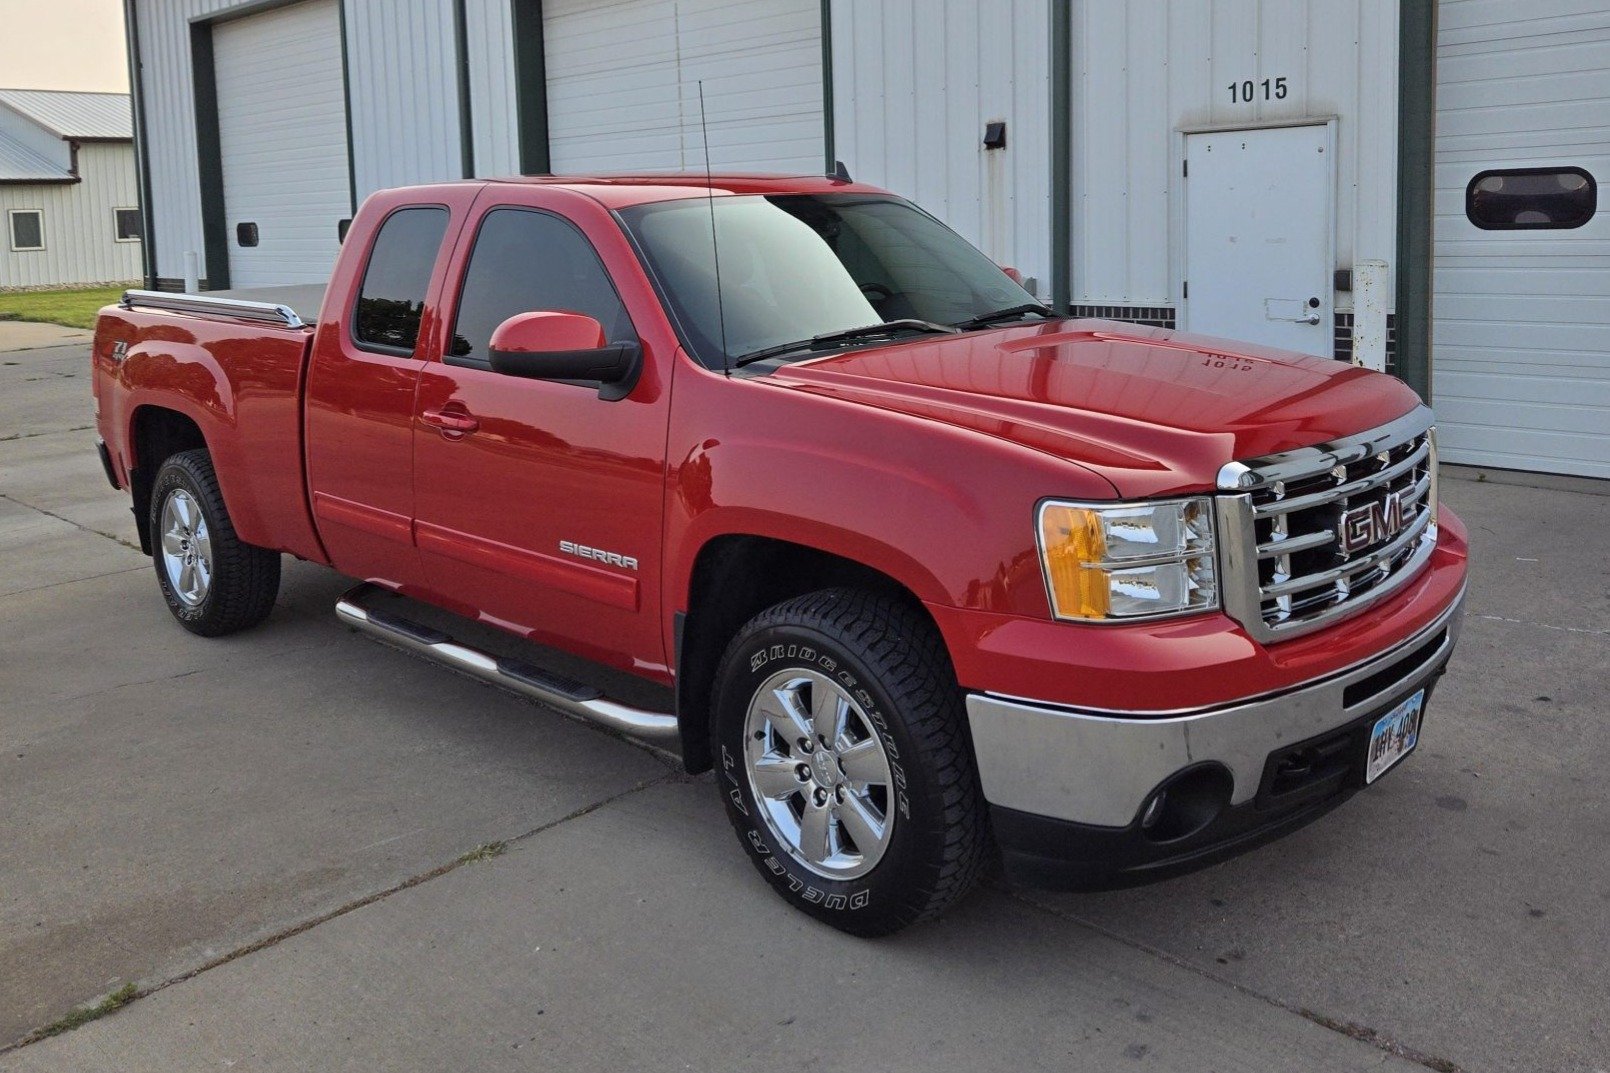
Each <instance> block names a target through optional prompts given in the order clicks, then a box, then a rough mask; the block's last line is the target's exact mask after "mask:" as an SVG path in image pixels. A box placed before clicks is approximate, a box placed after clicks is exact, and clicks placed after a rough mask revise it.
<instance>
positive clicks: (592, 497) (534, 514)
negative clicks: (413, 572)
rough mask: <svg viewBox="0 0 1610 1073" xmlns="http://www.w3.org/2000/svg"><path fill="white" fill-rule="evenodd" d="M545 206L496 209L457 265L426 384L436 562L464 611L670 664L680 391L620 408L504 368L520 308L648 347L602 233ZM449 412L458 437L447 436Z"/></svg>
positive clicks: (622, 658) (641, 394)
mask: <svg viewBox="0 0 1610 1073" xmlns="http://www.w3.org/2000/svg"><path fill="white" fill-rule="evenodd" d="M531 196H532V197H533V199H534V200H535V201H536V202H537V203H536V204H523V205H494V206H492V207H491V208H489V209H488V210H487V211H486V212H485V214H484V215H483V216H482V217H481V218H480V221H479V223H478V225H477V226H476V230H475V234H474V237H473V244H472V245H471V246H470V247H469V251H468V255H467V257H466V258H465V259H464V264H463V266H462V267H461V268H459V267H457V266H455V273H454V274H455V275H456V276H457V280H456V283H457V291H456V294H454V295H452V296H450V297H449V298H448V304H447V306H446V307H445V310H444V311H445V313H446V316H447V329H448V330H447V333H446V336H445V338H446V339H447V344H446V346H445V347H444V353H443V354H442V356H441V359H440V360H439V361H432V362H430V363H429V364H428V365H427V366H426V367H425V369H424V370H423V371H422V373H421V376H420V384H419V393H418V402H417V407H416V411H415V423H414V430H413V436H414V459H415V468H414V473H415V482H414V483H415V494H416V507H417V522H416V526H415V533H416V539H417V541H418V546H419V553H420V557H421V559H422V560H423V562H424V566H425V570H426V573H427V576H428V578H429V582H430V585H431V587H432V588H433V589H434V590H435V591H436V593H437V594H438V599H440V600H441V601H442V602H444V603H447V604H448V605H449V606H458V607H460V608H462V609H464V610H468V611H471V612H472V613H475V614H478V615H479V616H480V617H482V618H483V619H486V620H488V621H491V622H494V623H496V624H498V625H501V626H504V627H505V628H512V629H514V630H515V631H516V632H519V633H523V634H525V635H526V636H528V637H530V638H532V639H534V640H537V641H541V642H543V643H547V644H552V645H555V646H556V647H560V648H564V649H567V650H569V651H572V652H575V653H577V654H579V655H583V656H586V657H588V658H591V659H595V660H600V661H603V662H607V663H611V664H614V665H615V666H618V667H622V668H625V669H628V670H635V671H638V672H648V673H655V672H658V671H663V670H664V663H665V649H664V641H663V636H662V634H661V631H660V624H659V615H658V612H659V606H658V605H659V577H660V543H661V541H660V527H661V511H662V496H663V474H664V451H665V436H666V424H667V419H668V403H669V393H668V392H666V391H664V390H663V389H662V388H661V387H660V385H659V383H658V380H657V378H656V377H655V376H653V375H652V374H649V375H645V377H644V378H643V379H642V380H641V381H639V383H638V384H637V386H636V388H634V390H633V391H632V392H631V394H629V395H628V396H627V397H626V398H623V399H619V400H616V401H608V400H604V399H600V398H599V397H598V389H597V385H596V384H585V383H568V382H557V381H541V380H530V379H523V378H519V377H513V376H505V375H501V374H499V373H495V372H493V371H492V370H491V368H490V365H489V361H488V354H487V345H488V341H489V340H490V338H491V335H492V332H493V331H494V330H495V329H496V328H497V326H498V325H499V324H501V323H502V322H503V321H504V320H506V319H507V318H509V317H512V316H514V315H515V314H517V313H528V312H534V311H566V312H575V313H584V314H586V315H588V316H591V317H593V318H594V319H596V320H597V321H598V322H599V323H600V324H601V325H603V327H604V330H605V332H606V334H607V336H608V338H609V341H610V342H621V341H627V340H636V339H637V338H638V334H637V330H636V328H635V327H634V325H633V321H632V317H631V315H630V314H629V313H628V311H627V308H626V306H625V304H624V303H623V302H622V299H621V297H620V295H619V293H618V292H617V290H616V288H615V286H614V283H613V282H612V280H611V278H610V275H609V273H608V271H607V270H606V269H605V267H604V264H603V262H602V261H601V260H600V257H599V254H598V251H597V249H596V248H595V244H594V237H593V236H589V234H588V233H586V232H584V231H583V229H582V228H581V227H580V226H578V225H577V224H576V223H575V222H572V220H571V219H569V218H567V217H566V216H565V215H561V214H560V213H559V212H556V211H549V210H547V209H545V208H542V207H540V205H541V199H542V197H543V195H542V194H541V193H540V192H539V193H534V194H532V195H531ZM595 226H597V229H598V234H597V236H596V237H598V238H599V239H601V240H604V241H613V242H615V243H622V244H623V243H624V238H623V236H621V235H620V234H619V231H618V229H616V228H614V227H613V224H608V225H596V224H595ZM452 288H453V284H449V289H450V290H452ZM652 360H653V356H652V355H647V356H646V357H645V361H647V362H652ZM443 414H448V415H452V420H451V421H450V422H449V424H451V425H454V426H457V427H443V424H442V415H443ZM465 426H469V431H461V429H463V428H464V427H465ZM465 604H468V605H469V607H468V608H464V607H463V605H465Z"/></svg>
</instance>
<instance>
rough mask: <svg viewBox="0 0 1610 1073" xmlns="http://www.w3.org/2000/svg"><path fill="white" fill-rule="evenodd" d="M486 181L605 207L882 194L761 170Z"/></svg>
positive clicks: (822, 178)
mask: <svg viewBox="0 0 1610 1073" xmlns="http://www.w3.org/2000/svg"><path fill="white" fill-rule="evenodd" d="M483 181H485V182H488V183H513V184H522V185H537V186H559V187H563V188H565V189H568V190H574V191H576V192H577V193H582V194H587V195H588V196H590V197H593V198H596V199H597V200H599V201H601V202H603V203H604V204H605V205H606V206H608V207H609V208H623V207H625V206H627V205H641V204H645V203H647V202H653V201H676V200H680V199H683V198H690V197H704V196H706V193H707V192H708V193H712V194H716V195H728V196H730V195H741V194H854V193H861V194H882V193H886V191H884V190H881V189H879V188H878V187H875V186H870V185H868V184H866V183H857V182H846V181H844V180H843V179H836V178H834V177H833V176H831V175H786V174H771V173H767V172H715V173H714V174H711V175H708V176H707V175H706V174H705V173H704V172H702V171H699V172H691V171H683V172H659V173H654V172H637V173H627V174H619V175H616V174H600V175H522V176H514V177H511V178H500V179H487V180H483Z"/></svg>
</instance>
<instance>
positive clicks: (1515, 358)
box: [1433, 0, 1610, 477]
mask: <svg viewBox="0 0 1610 1073" xmlns="http://www.w3.org/2000/svg"><path fill="white" fill-rule="evenodd" d="M1486 173H1491V174H1486ZM1472 184H1474V189H1473V190H1472V191H1471V200H1472V202H1473V204H1471V205H1470V206H1468V207H1469V208H1471V209H1472V210H1473V211H1474V215H1475V217H1476V218H1477V219H1479V220H1482V221H1483V222H1485V223H1486V224H1487V225H1488V227H1489V228H1492V227H1494V225H1495V224H1496V225H1497V229H1483V228H1482V227H1479V226H1477V224H1476V223H1475V222H1473V220H1472V218H1471V216H1469V215H1467V188H1471V187H1472ZM1607 184H1610V9H1607V6H1606V5H1605V4H1604V2H1603V0H1531V2H1529V3H1526V4H1515V3H1511V2H1504V0H1444V2H1443V3H1442V5H1441V8H1440V12H1439V29H1438V37H1437V143H1436V187H1437V189H1436V197H1437V202H1436V232H1435V235H1436V272H1435V279H1434V287H1435V291H1436V294H1435V309H1434V338H1433V346H1434V357H1433V362H1434V364H1433V370H1434V377H1435V383H1434V390H1433V397H1434V401H1435V404H1436V410H1437V423H1438V426H1439V428H1440V430H1441V432H1440V434H1441V444H1442V448H1443V457H1444V458H1445V459H1447V460H1448V461H1450V462H1463V463H1468V464H1472V465H1486V466H1494V467H1503V468H1509V469H1523V470H1541V471H1545V472H1551V473H1569V474H1579V475H1584V476H1592V477H1610V185H1607ZM1595 189H1596V198H1597V211H1596V212H1594V213H1593V214H1592V215H1591V216H1590V215H1588V211H1589V210H1588V208H1587V207H1586V206H1589V205H1591V203H1592V202H1593V200H1594V197H1595ZM1584 218H1585V222H1582V221H1583V220H1584ZM1543 224H1554V225H1560V224H1577V226H1572V227H1560V226H1547V227H1545V226H1540V225H1543Z"/></svg>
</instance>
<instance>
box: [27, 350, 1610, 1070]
mask: <svg viewBox="0 0 1610 1073" xmlns="http://www.w3.org/2000/svg"><path fill="white" fill-rule="evenodd" d="M90 424H91V418H90V403H89V384H88V379H87V354H86V349H85V348H84V347H83V346H81V345H74V346H66V347H57V348H50V349H41V350H31V351H28V352H24V353H12V354H0V553H3V554H0V1069H5V1070H73V1071H80V1070H102V1069H104V1070H121V1071H129V1070H152V1071H158V1070H160V1071H163V1073H169V1071H174V1070H211V1069H221V1068H233V1069H317V1070H320V1071H328V1070H345V1069H352V1070H365V1071H370V1070H376V1069H385V1070H414V1069H419V1070H425V1069H430V1070H435V1069H447V1068H451V1069H466V1070H470V1069H473V1070H498V1069H525V1068H561V1069H577V1070H600V1071H605V1070H608V1071H618V1070H625V1069H673V1068H675V1069H680V1068H687V1069H697V1070H724V1069H760V1068H764V1069H773V1068H784V1067H810V1068H818V1069H845V1070H882V1069H889V1070H895V1069H922V1070H936V1069H937V1070H945V1069H967V1070H984V1069H1001V1070H1026V1069H1048V1070H1049V1069H1056V1070H1070V1069H1078V1070H1085V1069H1088V1070H1112V1069H1130V1068H1133V1069H1137V1070H1138V1069H1165V1070H1193V1071H1202V1070H1222V1071H1226V1073H1229V1071H1248V1070H1303V1071H1311V1070H1361V1069H1398V1070H1414V1069H1423V1068H1431V1069H1436V1070H1451V1069H1464V1070H1469V1071H1472V1073H1474V1071H1480V1070H1515V1071H1526V1073H1535V1071H1543V1070H1560V1071H1571V1073H1602V1071H1605V1070H1610V1027H1607V1021H1610V1019H1607V1018H1606V1017H1605V999H1604V996H1605V995H1606V994H1610V968H1607V959H1606V958H1605V951H1606V950H1610V807H1607V804H1606V799H1607V795H1606V792H1605V775H1604V762H1605V761H1604V758H1605V757H1606V756H1610V733H1607V730H1606V727H1607V719H1606V715H1605V709H1604V696H1605V693H1606V691H1607V690H1606V687H1607V686H1610V671H1607V670H1606V667H1607V665H1610V659H1607V657H1610V566H1607V564H1606V560H1607V555H1606V552H1607V551H1610V538H1607V537H1606V533H1610V498H1606V497H1604V496H1599V495H1594V494H1584V493H1581V492H1571V491H1559V490H1539V489H1534V488H1526V487H1512V486H1506V485H1499V484H1493V483H1476V482H1474V481H1462V480H1449V481H1447V482H1445V493H1444V494H1445V497H1446V498H1447V499H1448V500H1449V501H1451V502H1452V503H1453V504H1454V505H1455V506H1456V507H1457V508H1458V509H1460V510H1461V511H1462V512H1463V513H1464V515H1465V518H1466V519H1467V521H1468V522H1469V523H1470V525H1471V528H1472V530H1473V534H1474V538H1475V546H1476V553H1477V556H1478V569H1477V574H1476V577H1475V579H1474V581H1473V584H1472V590H1471V596H1470V603H1469V621H1468V625H1467V627H1466V631H1465V638H1464V642H1463V647H1462V648H1461V649H1460V651H1459V653H1458V654H1457V655H1456V657H1455V660H1454V663H1453V666H1452V668H1451V670H1450V673H1449V675H1448V676H1447V678H1446V679H1445V680H1444V682H1443V684H1442V685H1441V687H1439V690H1438V692H1437V695H1436V697H1435V699H1434V701H1433V704H1432V707H1431V710H1430V714H1429V717H1428V720H1427V724H1426V729H1425V734H1424V737H1423V743H1422V746H1421V748H1420V750H1419V752H1418V754H1417V755H1416V756H1415V757H1414V758H1412V759H1411V760H1410V761H1409V762H1408V763H1407V764H1405V765H1404V767H1403V768H1402V769H1401V770H1400V771H1398V772H1397V773H1395V774H1394V775H1393V776H1392V777H1390V778H1388V779H1386V780H1385V781H1383V782H1382V783H1380V784H1378V785H1377V786H1376V787H1374V788H1372V789H1371V790H1370V791H1369V792H1367V793H1364V794H1362V795H1360V796H1359V797H1357V798H1355V799H1354V800H1353V801H1352V802H1351V803H1350V804H1348V805H1347V806H1345V807H1344V808H1342V809H1341V810H1339V811H1338V812H1335V813H1333V814H1332V815H1331V816H1329V817H1327V818H1326V819H1324V820H1322V821H1321V822H1319V823H1318V824H1317V825H1315V826H1312V827H1309V828H1308V829H1306V830H1304V831H1303V832H1301V833H1299V834H1298V835H1296V836H1294V837H1292V838H1289V839H1287V840H1285V841H1283V842H1279V843H1276V844H1274V845H1271V846H1268V847H1265V848H1263V849H1261V850H1259V851H1257V852H1255V853H1253V854H1251V855H1249V856H1246V857H1243V858H1240V859H1238V860H1235V861H1232V862H1229V863H1227V864H1224V865H1221V866H1219V867H1216V868H1213V869H1211V870H1209V871H1206V872H1202V873H1199V874H1197V875H1194V876H1189V877H1185V878H1182V879H1177V880H1173V881H1170V882H1167V883H1163V884H1160V885H1157V886H1153V887H1148V888H1143V889H1139V890H1132V891H1127V892H1123V893H1118V894H1109V895H1084V896H1067V895H1046V894H1038V893H1033V892H1013V891H1007V890H1003V889H997V888H990V889H986V890H983V891H981V892H980V893H979V894H978V895H977V896H975V897H973V898H972V899H970V900H969V901H968V902H967V903H965V904H964V905H962V906H961V907H959V909H958V910H957V911H956V912H953V913H952V914H951V915H950V916H948V917H947V918H945V919H944V920H943V921H941V922H939V923H938V924H935V925H931V926H927V927H923V928H918V929H914V930H912V931H909V932H907V933H905V934H903V935H900V936H897V937H895V938H893V939H889V940H882V941H877V942H864V941H858V940H854V939H850V938H847V937H845V936H842V935H840V934H838V933H836V932H833V931H830V930H828V929H826V928H824V927H822V926H819V925H817V924H815V923H813V922H811V921H809V920H807V919H806V918H804V917H803V916H801V915H799V914H796V913H794V912H792V911H791V910H789V909H787V908H786V907H785V906H783V905H782V903H781V902H779V901H778V900H777V899H776V898H774V897H772V896H771V895H770V894H769V893H768V891H767V890H766V888H765V886H764V884H763V883H762V882H761V881H760V879H759V877H758V876H756V875H755V874H754V872H753V870H752V868H751V867H750V865H749V864H748V863H747V862H746V860H745V859H744V857H743V855H742V854H741V853H740V852H739V850H738V848H737V846H736V845H735V844H734V842H733V838H732V836H731V834H730V830H729V828H728V827H727V825H726V821H725V819H724V817H723V816H722V813H721V808H720V804H719V802H718V801H717V799H716V795H715V792H714V790H713V788H712V786H711V784H710V783H709V781H708V780H707V779H688V778H686V777H684V776H682V775H681V774H680V773H679V769H678V768H677V767H676V766H675V765H674V764H672V763H670V762H668V761H667V760H666V759H665V758H663V757H660V756H657V755H655V754H653V753H650V752H648V751H646V750H644V749H642V748H639V747H637V746H635V745H632V744H630V743H627V742H624V741H621V740H619V739H617V738H613V737H610V736H608V735H607V734H604V733H602V732H599V731H596V730H594V729H592V728H590V727H586V726H583V725H580V724H577V723H574V722H571V721H569V720H567V719H565V718H563V717H562V716H559V715H557V714H555V713H553V712H550V711H547V710H545V709H542V708H539V707H536V706H534V705H531V704H527V703H525V702H523V701H521V700H519V699H516V698H514V697H512V696H507V695H504V694H502V693H499V692H496V691H494V690H492V689H490V688H487V687H484V686H480V685H477V684H475V683H472V682H469V681H466V680H463V679H460V678H458V677H455V676H453V675H451V674H449V673H447V672H445V671H442V670H440V669H438V668H434V667H431V666H428V665H425V664H423V663H420V662H417V661H415V660H413V659H410V658H408V657H406V656H403V655H401V654H399V653H397V652H394V651H391V650H389V649H386V648H383V647H380V646H378V645H376V644H374V643H373V642H371V641H368V640H366V639H364V638H362V637H360V636H358V635H356V634H353V633H350V632H348V631H346V630H345V629H342V628H340V627H339V626H338V625H337V624H336V622H335V620H334V617H333V615H332V613H331V606H332V604H333V602H334V599H335V597H336V596H337V595H338V594H339V593H340V592H341V591H342V590H343V589H344V588H345V587H346V583H345V582H344V581H342V580H341V579H340V578H337V577H336V576H334V575H333V574H331V573H329V572H328V571H325V570H322V569H319V568H316V567H310V566H306V565H304V564H290V563H287V571H286V579H285V586H284V590H283V593H282V596H281V600H280V605H279V607H278V608H277V610H276V612H275V614H274V615H273V617H272V618H271V619H270V620H269V622H268V623H267V624H266V625H265V626H263V627H262V628H260V629H258V630H256V631H253V632H251V633H248V634H245V635H242V636H239V637H235V638H230V639H227V640H221V641H204V640H201V639H198V638H195V637H192V636H190V635H189V634H186V633H184V632H183V631H181V630H180V629H179V628H178V627H177V626H175V625H174V624H173V623H172V622H171V621H170V620H169V617H168V615H167V612H166V611H165V609H164V608H163V605H162V601H161V599H160V597H159V596H158V594H157V590H156V586H155V584H154V579H153V578H152V577H151V569H150V565H149V563H148V562H147V561H146V560H145V559H143V558H142V557H141V556H140V554H139V552H138V551H137V550H135V549H134V548H132V547H131V546H130V542H131V541H132V540H133V537H134V528H133V524H132V522H131V520H130V518H129V516H128V511H127V501H126V500H125V498H124V497H123V496H121V495H120V494H117V493H114V492H112V491H111V490H110V489H109V488H108V487H107V486H106V482H105V480H104V478H103V477H102V475H101V473H100V469H99V465H98V463H97V462H96V460H95V456H94V451H93V443H94V434H93V432H92V431H90V429H89V426H90ZM127 984H133V985H135V988H136V995H137V997H135V998H134V999H133V1001H131V1002H130V1003H129V1004H128V1005H127V1006H126V1007H125V1008H123V1009H122V1010H120V1011H118V1012H116V1013H114V1014H112V1015H110V1016H107V1017H104V1018H101V1019H99V1020H95V1021H93V1022H92V1023H88V1024H85V1025H84V1026H83V1027H79V1028H76V1029H74V1030H71V1031H66V1032H64V1033H62V1034H60V1035H57V1036H55V1037H54V1038H48V1039H44V1040H41V1041H37V1042H29V1043H25V1044H23V1045H20V1046H19V1045H17V1041H22V1040H25V1039H28V1038H30V1037H31V1036H32V1035H33V1034H35V1033H37V1032H38V1031H39V1030H41V1029H44V1028H46V1027H47V1026H50V1025H52V1024H53V1023H57V1022H59V1020H60V1019H61V1018H63V1017H64V1016H66V1015H68V1014H69V1013H70V1012H71V1011H72V1010H74V1008H75V1007H80V1006H81V1005H83V1004H87V1003H92V1002H94V1001H96V1000H97V999H99V998H100V997H101V996H104V995H107V994H109V993H113V992H116V991H118V990H119V989H120V988H123V987H124V986H125V985H127Z"/></svg>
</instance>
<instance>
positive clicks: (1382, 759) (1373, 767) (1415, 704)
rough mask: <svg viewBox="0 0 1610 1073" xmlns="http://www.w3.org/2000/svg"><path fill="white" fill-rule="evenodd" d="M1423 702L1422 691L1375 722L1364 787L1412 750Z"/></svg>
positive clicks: (1417, 731) (1424, 699) (1418, 735)
mask: <svg viewBox="0 0 1610 1073" xmlns="http://www.w3.org/2000/svg"><path fill="white" fill-rule="evenodd" d="M1425 702H1426V691H1425V690H1423V689H1422V690H1420V692H1418V693H1416V694H1415V695H1414V696H1412V697H1410V698H1409V699H1408V700H1405V701H1404V702H1403V703H1401V704H1399V705H1398V706H1397V707H1396V708H1393V709H1392V710H1391V711H1389V712H1387V713H1386V714H1385V715H1383V716H1381V718H1379V719H1377V720H1376V721H1375V727H1374V728H1373V729H1372V730H1371V731H1370V751H1369V752H1368V753H1367V754H1366V756H1367V762H1366V764H1365V766H1364V783H1365V785H1369V784H1370V783H1372V782H1374V781H1375V780H1376V779H1378V778H1380V777H1381V776H1382V775H1385V774H1386V773H1387V771H1388V770H1390V769H1391V767H1392V765H1393V764H1396V763H1397V762H1398V761H1399V760H1402V759H1403V758H1404V757H1405V756H1408V755H1409V753H1410V751H1412V750H1413V749H1414V747H1415V744H1416V743H1417V742H1419V740H1420V713H1421V711H1423V710H1424V709H1425Z"/></svg>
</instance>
